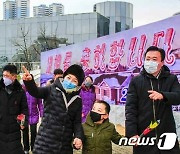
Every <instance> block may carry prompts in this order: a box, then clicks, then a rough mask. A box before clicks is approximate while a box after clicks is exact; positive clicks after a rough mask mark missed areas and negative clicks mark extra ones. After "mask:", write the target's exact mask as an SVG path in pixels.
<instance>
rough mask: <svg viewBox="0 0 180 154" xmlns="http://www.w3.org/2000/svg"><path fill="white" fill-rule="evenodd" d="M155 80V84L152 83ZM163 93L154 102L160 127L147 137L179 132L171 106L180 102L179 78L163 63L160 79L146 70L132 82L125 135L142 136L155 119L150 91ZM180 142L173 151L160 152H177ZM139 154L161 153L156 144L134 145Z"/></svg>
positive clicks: (128, 95) (128, 98) (175, 153)
mask: <svg viewBox="0 0 180 154" xmlns="http://www.w3.org/2000/svg"><path fill="white" fill-rule="evenodd" d="M151 83H152V86H151ZM152 88H153V90H155V91H158V92H160V93H161V94H162V95H163V96H164V99H163V100H162V101H155V112H156V116H155V117H156V120H160V124H159V126H158V127H157V130H156V131H155V130H154V131H152V132H151V133H150V134H149V135H148V136H151V137H152V136H156V135H157V137H158V138H159V137H160V135H161V134H163V133H167V132H174V133H176V128H175V121H174V117H173V113H172V105H178V104H180V84H179V83H178V80H177V77H176V76H175V75H173V74H170V71H169V69H168V67H166V66H163V68H162V71H161V73H160V76H159V78H158V79H157V78H155V77H154V76H152V75H150V74H148V73H146V71H145V70H143V71H142V72H141V73H140V75H138V76H136V77H134V78H133V79H132V80H131V82H130V85H129V89H128V94H127V102H126V108H125V114H126V121H125V125H126V136H127V137H132V136H134V135H140V134H141V133H142V132H143V130H144V129H145V128H146V127H147V126H149V124H150V123H151V121H153V120H154V116H153V102H152V100H150V99H149V93H148V92H147V91H148V90H152ZM177 150H178V144H176V146H175V147H174V149H172V150H169V151H167V150H165V151H161V154H164V153H166V154H167V153H171V154H177V152H178V151H177ZM134 153H137V154H152V153H153V154H156V153H157V154H159V153H160V152H159V150H158V148H157V147H156V146H154V147H153V146H137V147H134Z"/></svg>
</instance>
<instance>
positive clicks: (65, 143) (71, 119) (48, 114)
mask: <svg viewBox="0 0 180 154" xmlns="http://www.w3.org/2000/svg"><path fill="white" fill-rule="evenodd" d="M24 83H25V86H26V88H27V90H28V92H29V93H30V94H31V95H32V96H34V97H36V98H41V99H45V104H44V115H43V119H42V123H41V125H40V128H39V131H38V134H37V136H36V141H35V145H34V150H33V154H72V153H73V149H72V141H73V138H76V137H77V138H79V139H81V140H83V129H82V125H81V111H82V101H81V98H80V97H79V96H78V95H77V94H78V93H79V92H73V93H70V94H67V93H66V92H65V90H64V89H63V87H62V85H61V83H60V81H59V80H56V81H55V82H54V83H53V84H52V85H50V86H46V87H36V85H35V82H34V81H33V80H32V81H24ZM66 100H67V102H66ZM70 101H71V102H70Z"/></svg>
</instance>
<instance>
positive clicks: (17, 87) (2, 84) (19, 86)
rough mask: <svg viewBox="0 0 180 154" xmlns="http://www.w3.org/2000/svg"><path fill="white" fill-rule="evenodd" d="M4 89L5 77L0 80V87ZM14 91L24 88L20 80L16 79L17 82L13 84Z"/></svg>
mask: <svg viewBox="0 0 180 154" xmlns="http://www.w3.org/2000/svg"><path fill="white" fill-rule="evenodd" d="M2 88H3V89H4V88H5V85H4V81H3V78H2V79H1V80H0V89H2ZM12 88H13V91H18V90H21V89H22V86H21V84H20V83H19V82H18V80H17V79H16V80H15V82H14V83H13V85H12Z"/></svg>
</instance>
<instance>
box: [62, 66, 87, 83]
mask: <svg viewBox="0 0 180 154" xmlns="http://www.w3.org/2000/svg"><path fill="white" fill-rule="evenodd" d="M68 74H72V75H74V76H75V77H76V78H77V80H78V86H81V84H82V83H83V81H84V77H85V75H84V71H83V69H82V67H81V66H80V65H77V64H74V65H71V66H70V67H69V68H68V69H67V70H66V71H65V72H64V74H63V78H64V77H65V76H66V75H68Z"/></svg>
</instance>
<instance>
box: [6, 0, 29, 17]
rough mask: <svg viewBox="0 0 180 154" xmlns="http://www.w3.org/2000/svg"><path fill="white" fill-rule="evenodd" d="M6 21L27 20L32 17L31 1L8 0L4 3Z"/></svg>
mask: <svg viewBox="0 0 180 154" xmlns="http://www.w3.org/2000/svg"><path fill="white" fill-rule="evenodd" d="M3 12H4V19H15V18H25V17H29V16H30V1H29V0H14V1H13V0H6V1H5V2H4V3H3Z"/></svg>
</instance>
